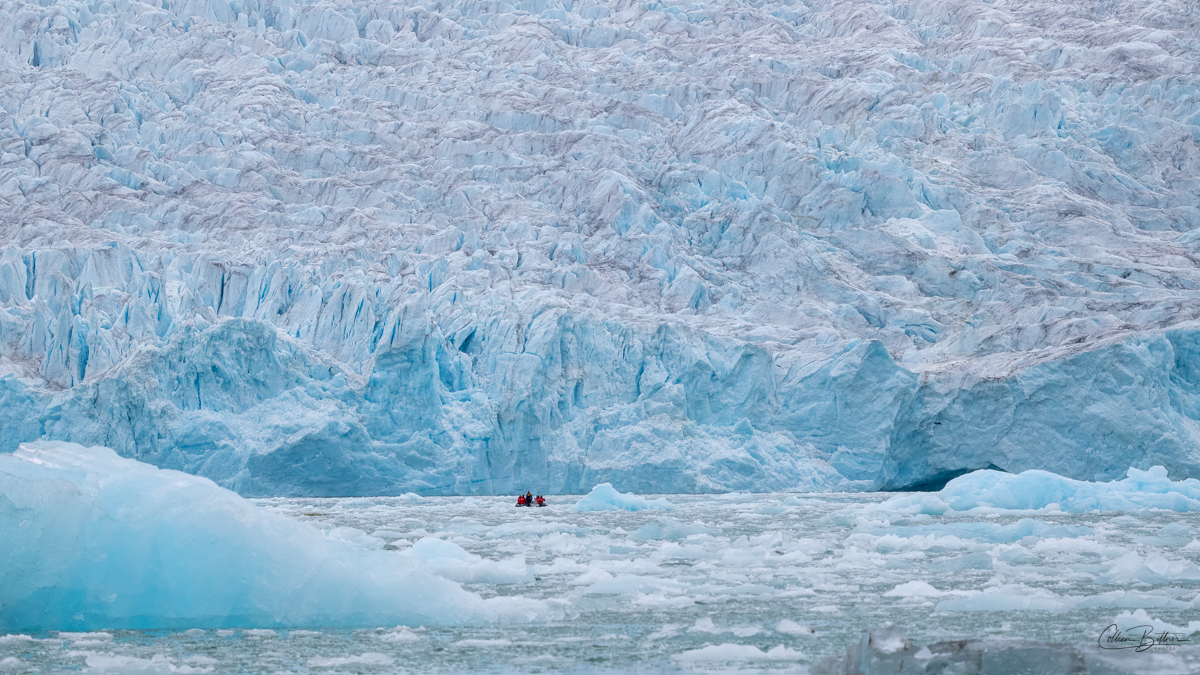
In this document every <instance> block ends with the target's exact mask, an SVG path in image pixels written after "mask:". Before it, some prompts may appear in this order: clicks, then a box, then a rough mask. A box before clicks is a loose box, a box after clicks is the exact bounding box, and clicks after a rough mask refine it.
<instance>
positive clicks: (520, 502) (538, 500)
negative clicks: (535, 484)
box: [517, 492, 546, 506]
mask: <svg viewBox="0 0 1200 675" xmlns="http://www.w3.org/2000/svg"><path fill="white" fill-rule="evenodd" d="M534 504H537V505H538V506H545V505H546V498H545V497H543V496H541V495H538V496H536V497H534V496H533V493H532V492H526V493H525V494H523V495H517V506H533V505H534Z"/></svg>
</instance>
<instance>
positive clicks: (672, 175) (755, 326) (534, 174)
mask: <svg viewBox="0 0 1200 675" xmlns="http://www.w3.org/2000/svg"><path fill="white" fill-rule="evenodd" d="M1194 4H1195V3H1194V1H1193V0H1128V1H1127V2H1121V3H1101V4H1097V5H1096V6H1094V7H1091V6H1089V7H1087V8H1084V9H1081V8H1080V6H1079V5H1077V4H1073V3H1057V2H1049V1H1047V0H1031V1H1030V2H1023V3H1017V4H1015V5H1006V6H1004V7H999V6H996V5H995V4H994V3H988V2H973V1H971V0H938V2H934V3H932V4H930V3H912V2H908V3H899V4H897V3H891V2H883V1H882V0H863V1H862V2H854V3H849V2H830V1H827V0H814V2H806V3H795V2H791V1H790V0H786V1H785V0H762V1H761V2H760V1H756V2H753V3H742V4H738V5H737V9H736V10H727V9H725V8H724V6H720V7H718V6H717V5H713V4H711V3H703V2H696V1H693V0H680V1H679V2H671V3H642V4H635V5H630V6H624V5H622V6H621V7H620V8H616V7H614V6H612V4H611V3H607V2H601V1H600V0H571V1H569V2H567V1H562V0H521V1H514V2H500V3H496V2H492V1H490V0H462V1H460V2H454V3H445V2H440V3H425V4H413V3H392V4H380V3H378V2H368V1H367V0H337V1H336V2H335V1H333V0H294V1H292V0H289V1H288V2H283V3H263V2H257V1H254V2H251V1H249V0H228V1H226V0H221V1H219V2H214V1H210V0H186V1H182V0H181V1H179V2H150V3H146V2H140V1H136V0H134V1H131V2H124V1H121V2H92V1H85V0H56V1H55V2H48V1H46V2H35V1H33V0H10V1H7V2H5V3H4V5H3V7H2V8H0V92H2V94H0V452H12V451H15V450H16V449H17V448H18V447H19V446H20V444H21V443H24V442H28V441H34V440H48V441H66V442H75V443H80V444H83V445H87V446H98V445H102V446H105V447H111V448H113V449H114V450H115V451H116V452H117V453H118V454H119V455H121V456H123V457H129V458H135V459H138V460H139V461H143V462H146V463H150V464H153V465H155V466H159V467H162V468H168V469H174V470H179V471H184V472H187V473H192V474H195V475H200V476H204V477H207V478H210V479H212V480H213V481H214V482H216V483H217V484H219V485H221V486H222V487H225V488H228V489H231V490H234V491H236V492H238V493H239V494H241V495H243V496H272V495H291V496H363V495H400V494H404V493H407V492H412V493H416V494H419V495H421V496H434V495H449V494H459V495H467V494H473V495H483V494H512V493H514V492H516V491H517V490H520V491H521V492H524V491H525V490H526V489H527V488H529V487H532V486H534V485H536V486H539V490H538V491H539V492H543V493H550V494H583V493H585V492H586V491H587V490H588V489H590V488H591V487H592V486H594V485H597V484H600V483H605V482H608V483H611V484H612V485H613V486H615V487H616V488H617V489H620V490H625V491H636V492H643V493H715V492H724V491H730V490H736V491H825V490H864V489H867V490H872V489H888V490H909V489H938V488H940V487H941V486H942V485H944V484H945V483H946V481H948V480H949V479H951V478H954V477H955V476H958V475H961V474H962V473H965V472H968V471H972V470H977V469H985V468H988V467H997V468H1000V469H1003V470H1005V471H1009V472H1021V471H1025V470H1028V469H1042V470H1047V471H1053V472H1054V473H1058V474H1060V475H1064V476H1068V477H1070V478H1073V479H1078V480H1087V481H1096V480H1112V479H1117V478H1120V477H1122V476H1124V474H1125V470H1126V469H1128V468H1129V467H1130V466H1133V467H1136V468H1138V469H1142V470H1145V469H1148V468H1149V467H1151V466H1155V465H1161V466H1164V467H1166V468H1167V469H1168V470H1169V471H1170V472H1171V474H1172V475H1174V476H1181V477H1189V476H1190V477H1200V432H1198V431H1197V429H1200V375H1198V374H1200V302H1198V300H1200V264H1198V263H1197V261H1198V260H1200V248H1198V247H1200V197H1198V195H1200V94H1198V92H1200V69H1198V67H1197V64H1198V63H1200V45H1198V43H1197V42H1196V40H1195V39H1194V37H1195V35H1196V34H1197V32H1198V31H1200V25H1198V24H1197V19H1196V14H1195V11H1194ZM731 36H737V39H736V40H733V41H732V42H731ZM851 47H852V48H851Z"/></svg>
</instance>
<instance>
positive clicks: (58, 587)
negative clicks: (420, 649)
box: [0, 442, 556, 633]
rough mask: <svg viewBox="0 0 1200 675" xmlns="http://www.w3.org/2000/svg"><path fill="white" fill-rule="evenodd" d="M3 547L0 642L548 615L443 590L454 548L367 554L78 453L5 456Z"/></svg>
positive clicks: (181, 481)
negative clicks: (69, 634) (27, 634)
mask: <svg viewBox="0 0 1200 675" xmlns="http://www.w3.org/2000/svg"><path fill="white" fill-rule="evenodd" d="M0 538H3V540H4V541H5V547H4V549H3V551H2V552H0V563H3V564H0V631H2V632H6V633H7V632H13V631H17V630H33V631H45V630H50V629H57V630H99V629H105V628H127V629H128V628H134V629H137V628H140V629H163V628H183V629H192V628H201V627H203V628H224V627H228V626H257V627H260V628H266V627H277V626H288V627H302V626H319V627H337V626H348V627H357V626H363V625H376V624H379V625H396V624H398V623H401V624H409V625H413V626H416V625H419V624H450V623H456V624H462V623H468V624H469V623H476V624H478V623H486V622H494V621H507V622H513V621H517V622H524V621H530V620H535V619H536V620H540V621H545V620H548V619H551V618H554V617H555V616H556V612H555V608H554V607H552V606H550V605H547V604H546V603H544V602H541V601H538V600H533V599H527V598H492V599H488V600H484V599H481V598H480V597H479V595H478V594H475V593H470V592H467V591H465V590H463V588H462V587H461V586H459V585H458V584H456V583H453V582H452V581H448V580H447V579H448V578H449V577H450V576H455V575H457V576H463V575H464V571H465V572H471V571H472V570H471V569H467V570H461V569H454V570H452V572H453V573H452V574H449V575H448V574H447V573H446V571H445V568H446V567H447V565H446V564H444V560H445V559H447V558H452V557H454V556H455V555H457V558H458V559H456V560H454V562H456V563H459V565H458V566H457V567H459V568H461V567H464V566H465V567H467V568H471V567H472V566H471V565H469V564H468V563H470V562H471V561H470V559H469V558H470V554H467V553H466V552H465V551H463V550H462V549H461V548H460V547H458V546H456V545H455V544H453V543H450V542H441V541H440V540H436V541H437V542H438V543H439V544H441V549H440V550H441V551H442V554H441V555H440V556H430V555H428V554H427V551H426V549H428V548H429V546H427V545H423V544H422V543H421V542H418V543H417V545H415V546H414V547H413V548H414V549H418V550H417V551H415V552H413V553H412V554H410V555H406V556H401V555H395V554H388V553H386V552H384V551H381V550H369V549H364V548H362V547H361V546H358V545H355V544H354V543H351V542H347V541H345V540H344V539H339V538H337V537H331V536H327V534H325V533H322V532H321V531H320V530H318V529H316V528H314V527H313V526H312V525H310V524H306V523H301V522H297V521H296V520H294V519H292V518H289V517H287V516H284V515H281V514H278V513H273V512H270V511H267V510H265V509H262V508H260V507H258V506H256V505H254V504H252V503H250V502H248V501H246V500H245V499H244V498H242V497H239V496H238V495H236V494H234V493H232V492H230V491H228V490H225V489H224V488H221V487H219V486H217V485H215V484H214V483H213V482H212V481H210V480H208V479H205V478H200V477H197V476H191V475H188V474H184V473H180V472H177V471H171V470H162V469H158V468H156V467H153V466H150V465H147V464H144V463H142V462H138V461H136V460H131V459H126V458H122V457H119V456H118V455H117V454H116V453H114V452H113V451H112V450H111V449H108V448H100V447H95V448H85V447H83V446H81V445H77V444H74V443H62V442H40V443H32V444H26V445H22V446H21V448H20V449H19V450H17V451H16V452H15V453H6V454H3V455H0ZM447 549H449V552H447ZM454 549H457V552H455V551H454ZM422 551H426V554H425V555H422ZM493 565H496V564H495V563H493ZM482 566H483V565H480V563H479V562H478V561H476V563H475V565H474V566H473V567H474V568H480V567H482ZM499 566H504V563H500V564H499ZM451 567H453V566H451ZM507 567H508V568H509V571H512V568H513V565H511V564H509V565H508V566H507ZM520 567H521V574H519V575H518V576H523V571H524V562H521V563H520ZM474 571H475V572H477V573H482V575H483V576H482V578H484V579H488V580H492V581H495V580H496V579H497V576H496V574H494V573H493V574H491V575H488V574H487V572H489V570H486V569H476V570H474ZM493 572H494V571H493ZM466 576H469V577H472V578H473V576H472V575H471V574H467V575H466ZM474 576H479V574H475V575H474ZM440 577H445V578H440Z"/></svg>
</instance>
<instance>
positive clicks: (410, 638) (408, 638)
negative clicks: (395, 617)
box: [379, 626, 421, 644]
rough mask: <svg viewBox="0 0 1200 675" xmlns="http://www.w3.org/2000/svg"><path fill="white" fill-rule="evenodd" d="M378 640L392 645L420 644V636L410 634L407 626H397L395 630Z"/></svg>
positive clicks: (410, 631)
mask: <svg viewBox="0 0 1200 675" xmlns="http://www.w3.org/2000/svg"><path fill="white" fill-rule="evenodd" d="M379 639H380V640H383V641H384V642H392V643H397V644H400V643H405V642H420V641H421V636H420V635H417V634H416V633H414V632H412V629H410V628H409V627H408V626H397V627H396V629H395V630H393V631H389V632H387V633H384V634H383V635H380V636H379Z"/></svg>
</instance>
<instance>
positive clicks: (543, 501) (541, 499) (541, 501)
mask: <svg viewBox="0 0 1200 675" xmlns="http://www.w3.org/2000/svg"><path fill="white" fill-rule="evenodd" d="M534 501H535V502H537V505H538V506H545V505H546V498H545V497H543V496H541V495H538V496H537V497H536V498H535V499H534Z"/></svg>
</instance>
